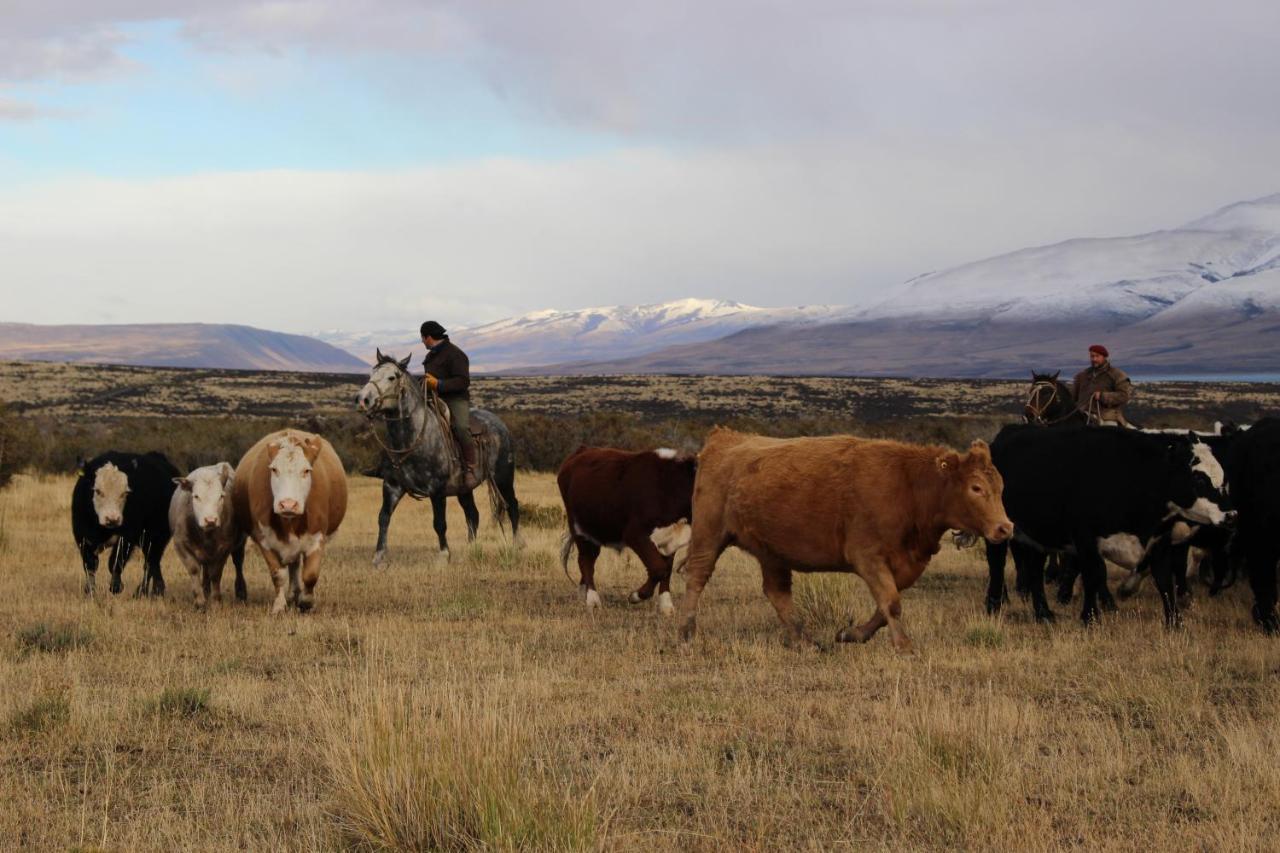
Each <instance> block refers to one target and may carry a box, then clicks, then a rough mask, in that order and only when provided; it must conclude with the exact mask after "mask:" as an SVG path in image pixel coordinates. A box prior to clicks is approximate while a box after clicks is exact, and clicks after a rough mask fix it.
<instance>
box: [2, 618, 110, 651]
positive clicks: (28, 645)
mask: <svg viewBox="0 0 1280 853" xmlns="http://www.w3.org/2000/svg"><path fill="white" fill-rule="evenodd" d="M16 637H17V640H18V646H19V647H20V648H21V649H22V650H23V651H24V652H26V653H28V654H29V653H31V652H48V653H50V654H57V653H61V652H69V651H72V650H74V649H78V648H81V647H83V646H87V645H89V644H90V643H91V642H93V634H92V633H90V632H89V631H88V629H86V628H82V627H81V626H79V625H75V624H72V623H70V622H63V623H58V624H50V623H48V622H36V623H33V624H31V625H28V626H27V627H25V628H20V629H19V630H18V632H17V635H16Z"/></svg>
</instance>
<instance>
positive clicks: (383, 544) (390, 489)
mask: <svg viewBox="0 0 1280 853" xmlns="http://www.w3.org/2000/svg"><path fill="white" fill-rule="evenodd" d="M403 497H404V489H402V488H400V486H399V485H398V484H395V483H392V482H391V481H390V480H383V481H382V509H381V510H380V511H379V512H378V544H377V545H375V546H374V547H373V567H374V568H375V569H378V568H382V567H383V566H385V565H386V564H387V528H388V527H390V526H391V514H392V513H393V512H395V511H396V507H397V506H399V505H400V500H401V498H403ZM236 577H237V581H236V583H237V584H239V583H240V581H239V580H238V578H239V577H240V575H239V573H238V572H237V574H236ZM239 591H240V588H239V586H237V587H236V597H237V598H238V597H239ZM241 600H243V599H241Z"/></svg>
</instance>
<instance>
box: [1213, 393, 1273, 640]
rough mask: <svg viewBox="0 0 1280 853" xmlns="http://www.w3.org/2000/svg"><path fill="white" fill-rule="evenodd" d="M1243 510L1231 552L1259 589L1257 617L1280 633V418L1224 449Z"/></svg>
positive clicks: (1225, 462)
mask: <svg viewBox="0 0 1280 853" xmlns="http://www.w3.org/2000/svg"><path fill="white" fill-rule="evenodd" d="M1219 452H1220V453H1221V455H1222V457H1223V465H1224V466H1225V468H1226V470H1227V481H1228V482H1229V483H1230V484H1231V499H1232V501H1233V502H1234V504H1235V507H1236V509H1237V510H1238V512H1239V516H1240V518H1239V524H1238V525H1237V527H1236V534H1235V536H1234V537H1233V538H1232V541H1231V548H1230V552H1231V553H1230V556H1229V558H1230V559H1231V560H1232V561H1233V562H1234V561H1236V560H1240V561H1241V562H1243V565H1244V570H1245V574H1246V576H1247V577H1248V578H1249V586H1250V587H1252V589H1253V620H1254V621H1255V622H1257V623H1258V625H1259V626H1260V627H1261V628H1262V630H1264V631H1266V632H1267V633H1268V634H1276V633H1280V616H1277V614H1276V563H1277V562H1278V561H1280V419H1277V418H1265V419H1263V420H1261V421H1258V422H1257V423H1255V424H1254V425H1253V426H1252V427H1250V428H1249V429H1247V430H1242V431H1241V432H1240V433H1239V434H1238V435H1237V436H1236V437H1235V438H1234V440H1232V441H1230V442H1229V443H1226V444H1225V446H1224V448H1223V449H1222V450H1221V451H1219Z"/></svg>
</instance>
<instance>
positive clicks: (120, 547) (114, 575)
mask: <svg viewBox="0 0 1280 853" xmlns="http://www.w3.org/2000/svg"><path fill="white" fill-rule="evenodd" d="M132 556H133V543H132V542H127V541H125V540H124V539H117V540H116V544H114V545H112V546H111V557H110V558H109V559H108V560H107V565H108V566H109V567H110V569H111V594H112V595H119V594H120V591H121V590H122V589H124V581H123V580H121V576H122V575H123V574H124V566H125V563H128V562H129V558H130V557H132ZM142 582H143V583H146V574H145V571H144V573H143V578H142Z"/></svg>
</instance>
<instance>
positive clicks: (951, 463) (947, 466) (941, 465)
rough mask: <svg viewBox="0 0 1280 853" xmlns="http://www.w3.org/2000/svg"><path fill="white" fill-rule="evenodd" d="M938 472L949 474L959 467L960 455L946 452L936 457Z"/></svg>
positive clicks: (951, 451)
mask: <svg viewBox="0 0 1280 853" xmlns="http://www.w3.org/2000/svg"><path fill="white" fill-rule="evenodd" d="M937 462H938V470H939V471H943V472H945V473H948V474H949V473H951V472H953V471H955V470H956V469H958V468H959V467H960V454H959V453H956V452H955V451H954V450H948V451H947V452H946V453H943V454H941V455H939V456H938V459H937Z"/></svg>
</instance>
